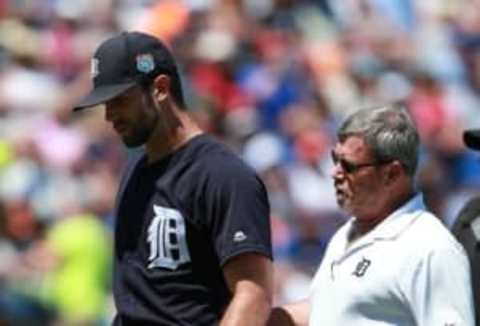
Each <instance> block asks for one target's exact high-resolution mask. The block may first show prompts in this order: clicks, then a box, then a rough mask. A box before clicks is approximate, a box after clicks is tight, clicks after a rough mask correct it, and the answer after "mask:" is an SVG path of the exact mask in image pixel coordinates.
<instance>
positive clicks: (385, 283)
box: [270, 105, 474, 326]
mask: <svg viewBox="0 0 480 326" xmlns="http://www.w3.org/2000/svg"><path fill="white" fill-rule="evenodd" d="M337 136H338V143H337V144H336V146H335V148H334V150H333V151H332V159H333V162H334V163H335V167H334V171H333V180H334V185H335V189H336V196H337V202H338V204H339V205H340V206H341V207H342V208H343V209H344V210H345V211H346V212H348V213H349V214H351V215H352V217H351V219H350V220H349V221H348V222H347V223H346V224H345V225H344V226H343V227H341V228H340V229H339V230H338V231H337V232H336V234H335V235H334V236H333V238H332V240H331V241H330V243H329V246H328V248H327V252H326V254H325V257H324V259H323V261H322V263H321V265H320V268H319V270H318V271H317V273H316V275H315V277H314V280H313V283H312V286H311V294H310V297H309V299H307V300H305V301H303V302H300V303H295V304H290V305H286V306H283V307H279V308H276V309H274V311H273V313H272V315H271V318H270V324H271V325H306V324H310V325H325V326H329V325H332V326H335V325H356V326H362V325H368V326H372V325H474V319H473V302H472V292H471V288H470V270H469V263H468V259H467V256H466V254H465V251H464V250H463V248H462V247H461V245H460V244H459V243H458V242H457V241H456V240H455V238H454V237H453V236H452V234H451V233H450V232H449V231H448V230H447V229H446V228H445V227H444V226H443V225H442V223H441V222H440V221H439V219H438V218H436V217H435V216H434V215H433V214H432V213H430V212H428V211H427V209H426V208H425V205H424V203H423V199H422V195H421V193H419V192H417V191H416V190H415V187H414V177H415V171H416V167H417V157H418V154H417V149H418V143H419V138H418V134H417V130H416V128H415V126H414V124H413V123H412V121H411V119H410V117H409V115H408V113H407V111H406V110H405V109H403V108H402V107H400V106H397V105H390V106H385V107H380V108H376V109H366V110H359V111H357V112H356V113H354V114H353V115H351V116H350V117H349V118H348V119H347V120H346V121H345V122H344V124H343V125H342V126H341V128H340V129H339V131H338V134H337Z"/></svg>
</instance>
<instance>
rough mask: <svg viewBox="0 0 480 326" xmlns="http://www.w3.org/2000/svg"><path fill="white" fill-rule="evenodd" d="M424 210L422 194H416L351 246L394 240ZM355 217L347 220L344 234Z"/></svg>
mask: <svg viewBox="0 0 480 326" xmlns="http://www.w3.org/2000/svg"><path fill="white" fill-rule="evenodd" d="M425 210H426V207H425V203H424V200H423V195H422V194H421V193H418V194H416V195H415V196H414V197H412V198H411V199H410V200H409V201H407V202H406V203H405V204H403V205H402V206H400V207H399V208H398V209H396V210H395V211H394V212H392V213H391V214H390V215H389V216H387V217H386V218H385V219H384V220H383V221H382V222H381V223H380V224H378V225H377V226H376V227H375V228H374V229H373V230H372V231H370V232H369V233H367V234H365V235H364V236H363V237H361V238H360V239H358V241H357V243H355V244H353V246H352V249H353V248H358V247H359V246H364V245H367V244H369V243H372V242H375V241H380V240H395V239H396V238H397V237H398V236H399V235H400V234H402V233H403V231H405V230H406V229H407V228H408V227H409V226H410V225H411V224H412V223H413V222H415V220H416V219H417V217H418V216H419V215H420V214H421V213H422V212H424V211H425ZM354 220H355V218H352V219H351V220H350V221H349V224H348V226H347V232H346V235H348V233H349V232H350V231H351V229H352V227H353V223H354Z"/></svg>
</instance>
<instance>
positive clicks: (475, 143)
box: [463, 129, 480, 150]
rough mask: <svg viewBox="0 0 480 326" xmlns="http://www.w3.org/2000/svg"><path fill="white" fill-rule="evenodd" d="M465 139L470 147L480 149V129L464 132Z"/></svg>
mask: <svg viewBox="0 0 480 326" xmlns="http://www.w3.org/2000/svg"><path fill="white" fill-rule="evenodd" d="M463 141H464V142H465V145H466V146H467V147H468V148H471V149H475V150H480V129H475V130H466V131H465V132H464V133H463Z"/></svg>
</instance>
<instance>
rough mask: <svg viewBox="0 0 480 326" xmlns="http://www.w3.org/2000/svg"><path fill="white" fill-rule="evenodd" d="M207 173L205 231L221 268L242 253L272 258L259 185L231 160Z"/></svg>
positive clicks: (265, 204)
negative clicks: (207, 232)
mask: <svg viewBox="0 0 480 326" xmlns="http://www.w3.org/2000/svg"><path fill="white" fill-rule="evenodd" d="M239 161H240V160H239ZM209 174H210V178H209V181H208V185H207V187H206V188H205V189H206V192H205V194H204V200H205V206H206V211H207V216H206V218H207V224H208V225H207V229H208V230H209V234H210V237H211V239H212V242H213V245H214V248H215V250H216V252H217V255H218V257H219V260H220V263H221V265H224V264H225V263H226V262H227V261H228V260H229V259H231V258H233V257H234V256H237V255H239V254H243V253H258V254H261V255H264V256H266V257H268V258H270V259H272V248H271V234H270V207H269V203H268V198H267V192H266V189H265V186H264V184H263V182H262V181H261V180H260V178H259V177H258V176H257V175H256V174H255V173H254V172H253V171H252V170H250V169H249V168H248V167H247V166H245V165H244V164H242V163H241V162H236V161H235V160H233V161H232V160H230V161H228V162H223V163H220V164H218V165H217V166H216V167H215V170H212V171H211V172H210V173H209Z"/></svg>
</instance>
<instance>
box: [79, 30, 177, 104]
mask: <svg viewBox="0 0 480 326" xmlns="http://www.w3.org/2000/svg"><path fill="white" fill-rule="evenodd" d="M90 73H91V76H92V79H93V89H92V90H91V91H90V93H89V94H88V95H86V96H85V97H84V98H83V99H82V100H81V101H80V102H79V103H78V104H76V105H75V107H74V108H73V110H74V111H78V110H81V109H84V108H88V107H92V106H95V105H98V104H101V103H105V102H106V101H108V100H110V99H112V98H114V97H116V96H118V95H120V94H122V93H123V92H125V91H127V90H128V89H130V88H132V87H133V86H135V85H141V84H146V83H148V82H149V81H152V80H153V79H154V78H155V77H156V76H158V75H159V74H161V73H165V74H168V75H174V74H175V75H177V76H178V71H177V66H176V63H175V59H174V58H173V55H172V53H171V52H170V50H169V49H168V48H167V47H166V46H165V45H164V44H163V43H162V42H161V41H160V40H159V39H157V38H156V37H154V36H151V35H148V34H144V33H140V32H123V33H122V34H120V35H117V36H114V37H112V38H109V39H107V40H106V41H104V42H103V43H102V44H100V46H99V47H98V48H97V50H96V51H95V54H94V55H93V58H92V60H91V67H90Z"/></svg>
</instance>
